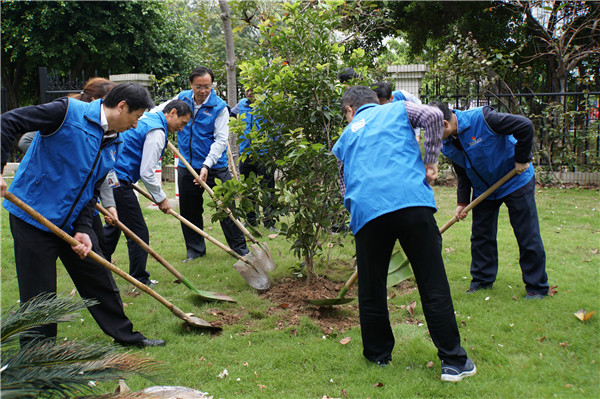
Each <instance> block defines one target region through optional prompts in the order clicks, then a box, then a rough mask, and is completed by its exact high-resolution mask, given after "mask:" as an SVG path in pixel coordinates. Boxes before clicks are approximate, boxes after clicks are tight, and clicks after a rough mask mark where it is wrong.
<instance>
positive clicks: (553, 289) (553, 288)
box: [548, 285, 558, 296]
mask: <svg viewBox="0 0 600 399" xmlns="http://www.w3.org/2000/svg"><path fill="white" fill-rule="evenodd" d="M557 288H558V285H553V286H552V287H550V288H548V295H550V296H554V294H556V293H557V292H558V290H557Z"/></svg>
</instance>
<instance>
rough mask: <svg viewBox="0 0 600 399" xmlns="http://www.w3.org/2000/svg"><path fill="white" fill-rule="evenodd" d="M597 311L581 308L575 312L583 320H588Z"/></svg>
mask: <svg viewBox="0 0 600 399" xmlns="http://www.w3.org/2000/svg"><path fill="white" fill-rule="evenodd" d="M594 313H596V312H595V311H594V310H592V311H591V312H588V311H586V310H585V309H579V310H578V311H577V312H575V313H573V314H574V315H575V317H577V318H578V319H579V320H581V321H587V320H589V319H590V317H592V315H593V314H594Z"/></svg>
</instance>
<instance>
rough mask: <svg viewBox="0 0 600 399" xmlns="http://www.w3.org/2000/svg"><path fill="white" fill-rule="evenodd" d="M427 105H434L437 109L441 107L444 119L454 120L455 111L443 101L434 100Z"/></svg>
mask: <svg viewBox="0 0 600 399" xmlns="http://www.w3.org/2000/svg"><path fill="white" fill-rule="evenodd" d="M427 105H430V106H432V107H436V108H437V109H439V110H440V111H442V113H443V114H444V120H445V121H447V122H450V121H451V120H452V114H453V112H452V111H451V110H450V108H448V106H447V105H446V104H444V103H443V102H440V101H432V102H430V103H429V104H427Z"/></svg>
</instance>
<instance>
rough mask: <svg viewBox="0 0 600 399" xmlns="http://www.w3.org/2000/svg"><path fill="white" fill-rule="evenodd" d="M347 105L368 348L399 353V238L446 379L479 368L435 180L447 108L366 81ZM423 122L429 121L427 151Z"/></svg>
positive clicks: (347, 184)
mask: <svg viewBox="0 0 600 399" xmlns="http://www.w3.org/2000/svg"><path fill="white" fill-rule="evenodd" d="M341 105H342V112H343V113H344V114H345V116H346V119H347V120H348V122H349V125H348V127H346V129H344V131H343V132H342V135H341V136H340V138H339V140H338V141H337V143H336V144H335V145H334V147H333V153H334V154H335V156H336V157H337V158H338V159H339V160H340V175H341V176H340V180H341V181H340V183H341V187H342V191H344V205H345V206H346V208H347V209H348V210H349V211H350V228H351V230H352V232H353V233H354V237H355V242H356V258H357V267H358V307H359V313H360V314H359V316H360V326H361V335H362V340H363V355H364V356H365V357H366V358H367V359H368V360H370V361H372V362H375V363H377V364H379V365H382V366H385V365H387V364H388V363H389V362H390V361H391V360H392V350H393V347H394V335H393V333H392V328H391V325H390V320H389V315H388V308H387V296H386V294H387V288H386V281H387V274H388V267H389V262H390V258H391V255H392V250H393V249H394V244H395V243H396V240H398V241H399V242H400V245H401V246H402V249H403V250H404V252H405V254H406V256H407V258H408V260H409V261H410V264H411V266H412V269H413V271H414V275H415V279H416V282H417V286H418V288H419V294H420V295H421V301H422V305H423V313H424V315H425V319H426V320H427V327H428V329H429V333H430V335H431V339H432V340H433V343H434V344H435V346H436V347H437V349H438V357H439V358H440V360H441V362H442V374H441V379H442V381H453V382H456V381H460V380H461V379H462V378H464V377H467V376H471V375H474V374H475V372H476V368H475V365H474V364H473V362H472V361H471V359H469V358H468V357H467V353H466V352H465V350H464V349H463V348H462V347H461V345H460V334H459V332H458V326H457V324H456V318H455V315H454V306H453V304H452V297H451V295H450V286H449V284H448V280H447V277H446V271H445V269H444V262H443V260H442V237H441V234H440V231H439V229H438V227H437V224H436V221H435V219H434V217H433V214H434V213H435V211H436V205H435V200H434V197H433V190H432V189H431V187H430V186H429V184H428V183H430V182H432V181H433V180H435V179H436V178H437V173H438V172H437V158H438V154H439V151H440V148H441V146H442V134H443V126H444V124H443V115H442V113H441V112H440V111H439V110H437V109H435V108H433V107H428V106H423V105H417V104H414V103H410V102H404V101H399V102H394V103H389V104H385V105H379V100H378V99H377V95H376V94H375V92H374V91H373V90H371V89H369V88H368V87H365V86H355V87H351V88H350V89H348V90H347V91H346V93H345V94H344V96H343V97H342V104H341ZM415 127H421V128H424V129H425V140H424V143H423V145H424V148H425V159H423V158H422V157H421V151H420V148H419V145H418V143H417V140H416V138H415V135H414V132H413V128H415Z"/></svg>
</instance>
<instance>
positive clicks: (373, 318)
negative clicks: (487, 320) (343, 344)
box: [355, 207, 467, 366]
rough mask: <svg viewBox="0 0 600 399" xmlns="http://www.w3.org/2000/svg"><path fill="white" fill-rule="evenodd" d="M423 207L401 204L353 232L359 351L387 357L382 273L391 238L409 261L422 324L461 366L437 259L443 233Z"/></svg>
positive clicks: (445, 356) (390, 342)
mask: <svg viewBox="0 0 600 399" xmlns="http://www.w3.org/2000/svg"><path fill="white" fill-rule="evenodd" d="M433 212H434V210H433V209H432V208H428V207H414V208H405V209H400V210H398V211H395V212H391V213H387V214H385V215H382V216H380V217H378V218H375V219H373V220H371V221H370V222H368V223H367V224H365V225H364V226H363V228H361V229H360V230H359V231H358V233H357V234H356V236H355V238H356V258H357V264H358V308H359V313H360V315H359V316H360V327H361V334H362V340H363V354H364V356H365V357H366V358H367V359H369V360H371V361H379V360H382V361H385V360H391V358H392V349H393V348H394V335H393V334H392V328H391V325H390V319H389V314H388V308H387V288H386V282H387V273H388V267H389V263H390V258H391V255H392V251H393V248H394V244H395V243H396V240H398V241H399V242H400V245H402V249H403V250H404V252H405V254H406V256H407V257H408V260H409V262H410V264H411V266H412V269H413V272H414V275H415V279H416V282H417V286H418V288H419V294H420V296H421V302H422V306H423V313H424V314H425V320H426V321H427V327H428V329H429V333H430V335H431V339H432V340H433V343H434V344H435V346H436V347H437V349H438V356H439V358H440V359H441V360H443V361H444V362H446V363H448V364H452V365H461V366H462V365H463V364H464V363H465V362H466V361H467V354H466V352H465V350H464V349H463V348H462V347H461V346H460V334H459V332H458V326H457V324H456V318H455V316H454V307H453V305H452V297H451V296H450V286H449V284H448V279H447V277H446V270H445V269H444V262H443V260H442V237H441V235H440V231H439V229H438V226H437V224H436V222H435V219H434V217H433Z"/></svg>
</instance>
